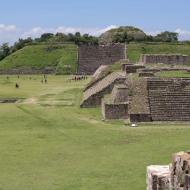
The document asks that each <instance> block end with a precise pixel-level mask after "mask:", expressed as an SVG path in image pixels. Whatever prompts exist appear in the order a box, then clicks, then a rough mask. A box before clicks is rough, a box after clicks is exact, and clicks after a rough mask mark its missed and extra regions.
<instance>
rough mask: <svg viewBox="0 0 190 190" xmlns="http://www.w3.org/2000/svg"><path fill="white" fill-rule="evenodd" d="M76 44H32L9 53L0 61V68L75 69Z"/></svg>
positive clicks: (66, 70) (71, 71)
mask: <svg viewBox="0 0 190 190" xmlns="http://www.w3.org/2000/svg"><path fill="white" fill-rule="evenodd" d="M76 63H77V46H75V45H73V44H64V45H32V46H26V47H24V48H23V49H21V50H19V51H17V52H15V53H13V54H11V55H10V56H8V57H7V58H5V59H4V60H2V61H1V62H0V69H15V68H32V69H43V68H46V67H52V68H54V69H56V71H57V73H63V74H66V73H68V72H70V73H74V72H75V71H76V65H77V64H76Z"/></svg>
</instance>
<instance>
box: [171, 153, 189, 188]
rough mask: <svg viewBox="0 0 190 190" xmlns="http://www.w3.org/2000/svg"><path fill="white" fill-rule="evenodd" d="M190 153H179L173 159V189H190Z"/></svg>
mask: <svg viewBox="0 0 190 190" xmlns="http://www.w3.org/2000/svg"><path fill="white" fill-rule="evenodd" d="M189 174H190V153H185V152H179V153H176V154H174V155H173V157H172V168H171V185H172V187H173V189H175V190H180V188H183V189H185V190H189V187H190V176H189Z"/></svg>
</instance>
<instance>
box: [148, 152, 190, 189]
mask: <svg viewBox="0 0 190 190" xmlns="http://www.w3.org/2000/svg"><path fill="white" fill-rule="evenodd" d="M189 189H190V152H179V153H176V154H174V155H173V156H172V163H171V164H170V165H166V166H148V167H147V190H189Z"/></svg>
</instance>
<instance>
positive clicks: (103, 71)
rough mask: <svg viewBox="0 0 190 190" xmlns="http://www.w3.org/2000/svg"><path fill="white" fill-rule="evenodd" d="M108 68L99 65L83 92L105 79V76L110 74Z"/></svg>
mask: <svg viewBox="0 0 190 190" xmlns="http://www.w3.org/2000/svg"><path fill="white" fill-rule="evenodd" d="M110 72H111V71H110V70H109V66H108V65H101V66H100V67H99V68H98V69H97V70H96V72H95V73H94V74H93V76H92V79H91V81H90V82H89V83H88V84H87V85H86V87H85V89H84V91H86V90H87V89H89V88H90V87H92V86H93V85H95V84H96V83H97V82H99V81H100V80H102V79H103V78H105V77H106V76H107V75H109V74H110Z"/></svg>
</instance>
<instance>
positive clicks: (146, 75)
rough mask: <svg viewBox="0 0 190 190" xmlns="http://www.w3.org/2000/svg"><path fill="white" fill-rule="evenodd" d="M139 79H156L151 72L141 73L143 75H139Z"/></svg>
mask: <svg viewBox="0 0 190 190" xmlns="http://www.w3.org/2000/svg"><path fill="white" fill-rule="evenodd" d="M139 77H154V73H151V72H141V73H139Z"/></svg>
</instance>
